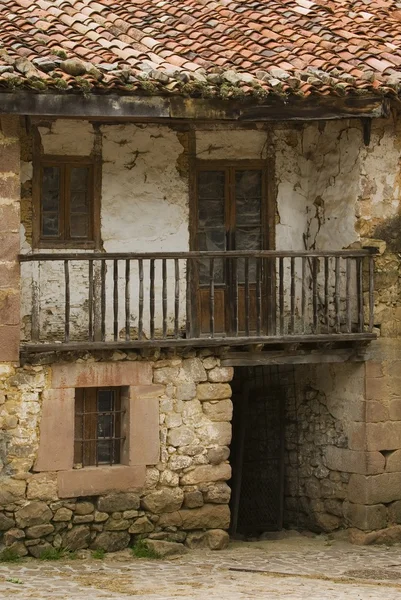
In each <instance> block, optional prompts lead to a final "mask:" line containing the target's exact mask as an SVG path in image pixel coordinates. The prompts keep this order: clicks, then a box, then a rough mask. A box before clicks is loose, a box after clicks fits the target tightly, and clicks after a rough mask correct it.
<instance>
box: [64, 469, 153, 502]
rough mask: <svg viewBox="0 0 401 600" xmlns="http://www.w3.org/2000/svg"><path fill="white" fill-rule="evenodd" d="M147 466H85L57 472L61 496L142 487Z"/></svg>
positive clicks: (75, 495) (68, 496)
mask: <svg viewBox="0 0 401 600" xmlns="http://www.w3.org/2000/svg"><path fill="white" fill-rule="evenodd" d="M145 476H146V467H145V466H143V467H139V466H138V467H125V466H123V465H113V466H112V467H106V466H102V467H85V469H71V470H69V471H59V472H58V473H57V481H58V494H59V498H77V497H80V496H99V494H107V493H108V492H113V491H114V490H120V491H122V492H124V491H130V490H135V489H138V488H142V487H143V485H144V483H145Z"/></svg>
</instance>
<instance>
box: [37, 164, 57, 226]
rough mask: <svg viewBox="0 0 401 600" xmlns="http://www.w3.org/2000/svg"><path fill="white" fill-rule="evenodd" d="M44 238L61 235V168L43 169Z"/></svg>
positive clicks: (42, 206) (42, 205) (42, 209)
mask: <svg viewBox="0 0 401 600" xmlns="http://www.w3.org/2000/svg"><path fill="white" fill-rule="evenodd" d="M41 212H42V224H41V234H42V236H43V237H58V235H59V234H60V168H59V167H43V174H42V195H41Z"/></svg>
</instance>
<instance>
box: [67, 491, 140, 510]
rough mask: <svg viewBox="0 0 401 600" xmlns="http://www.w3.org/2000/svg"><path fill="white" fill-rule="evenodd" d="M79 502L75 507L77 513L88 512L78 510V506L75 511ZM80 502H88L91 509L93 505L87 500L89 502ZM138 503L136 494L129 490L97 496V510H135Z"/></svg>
mask: <svg viewBox="0 0 401 600" xmlns="http://www.w3.org/2000/svg"><path fill="white" fill-rule="evenodd" d="M80 504H81V503H78V504H77V505H76V507H75V510H76V512H77V514H88V512H79V508H78V511H77V507H78V506H79V505H80ZM82 504H85V505H87V504H88V505H89V504H90V505H91V507H92V510H93V508H94V506H93V504H92V503H91V502H89V503H87V502H85V503H82ZM139 504H140V502H139V496H138V494H134V493H131V492H127V493H119V492H113V493H111V494H107V496H101V497H100V498H98V501H97V508H98V510H99V511H103V512H107V513H112V512H118V511H123V510H137V509H138V508H139ZM90 512H91V511H90Z"/></svg>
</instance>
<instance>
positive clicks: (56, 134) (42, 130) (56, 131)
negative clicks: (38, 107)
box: [38, 119, 95, 156]
mask: <svg viewBox="0 0 401 600" xmlns="http://www.w3.org/2000/svg"><path fill="white" fill-rule="evenodd" d="M38 129H39V135H40V140H41V143H42V147H43V152H44V154H67V155H68V154H69V155H72V156H74V155H78V156H89V155H90V154H91V152H92V151H93V144H94V136H95V132H94V129H93V126H92V124H91V123H89V122H88V121H75V120H73V119H71V120H70V119H58V120H56V121H53V122H52V123H51V124H50V125H49V126H47V127H45V126H43V127H39V128H38Z"/></svg>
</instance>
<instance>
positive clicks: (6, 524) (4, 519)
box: [0, 502, 203, 531]
mask: <svg viewBox="0 0 401 600" xmlns="http://www.w3.org/2000/svg"><path fill="white" fill-rule="evenodd" d="M202 504H203V502H202ZM14 525H15V521H14V519H12V518H11V517H8V516H7V515H5V514H4V513H0V531H7V529H10V528H11V527H14Z"/></svg>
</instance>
